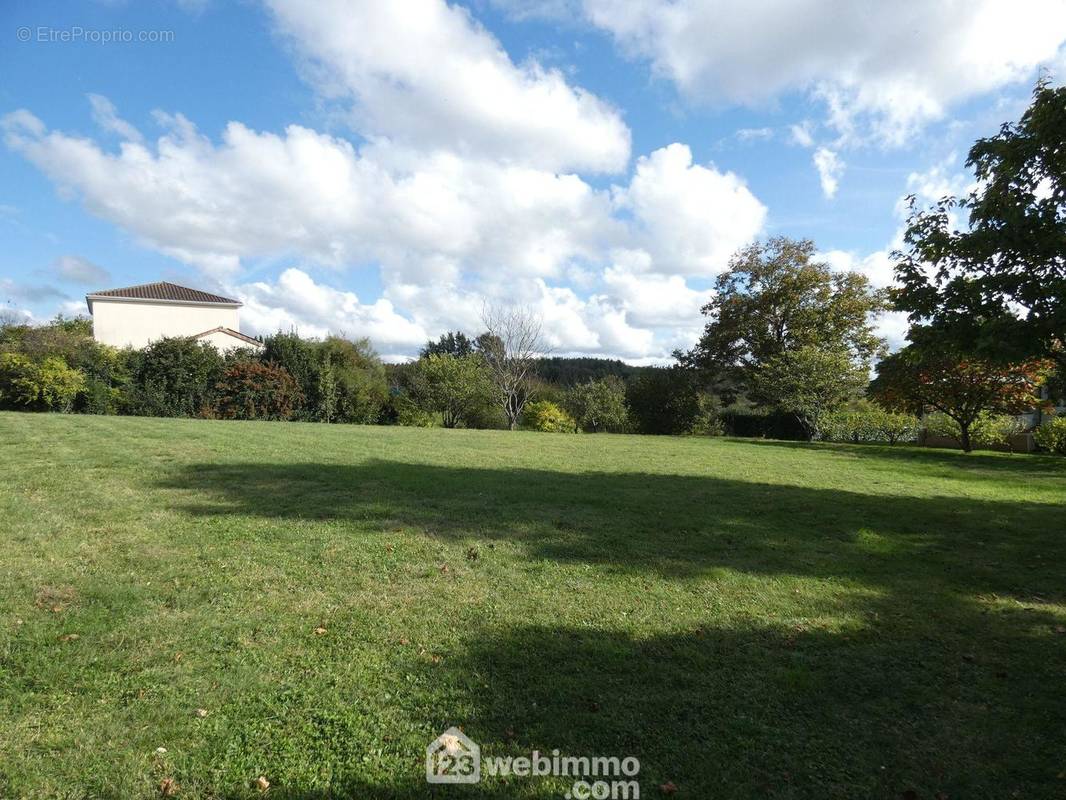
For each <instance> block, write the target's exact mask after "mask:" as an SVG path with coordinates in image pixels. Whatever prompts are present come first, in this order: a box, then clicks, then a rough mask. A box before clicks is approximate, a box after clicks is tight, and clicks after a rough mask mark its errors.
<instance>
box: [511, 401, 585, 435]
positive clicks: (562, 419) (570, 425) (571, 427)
mask: <svg viewBox="0 0 1066 800" xmlns="http://www.w3.org/2000/svg"><path fill="white" fill-rule="evenodd" d="M522 427H523V428H526V429H527V430H531V431H544V432H546V433H577V422H575V421H574V418H573V417H571V416H570V414H568V413H567V412H566V410H565V409H563V408H560V407H559V406H557V405H556V404H555V403H553V402H552V401H551V400H536V401H534V402H532V403H527V404H526V407H525V409H523V411H522Z"/></svg>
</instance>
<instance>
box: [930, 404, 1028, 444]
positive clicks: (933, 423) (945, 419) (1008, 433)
mask: <svg viewBox="0 0 1066 800" xmlns="http://www.w3.org/2000/svg"><path fill="white" fill-rule="evenodd" d="M922 424H923V425H924V426H925V430H926V433H928V434H930V435H932V436H937V437H940V438H944V439H951V440H952V441H954V442H955V443H956V444H957V445H959V446H960V447H961V446H962V431H961V429H960V428H959V423H957V422H956V421H955V420H953V419H952V418H951V417H949V416H948V415H947V414H944V413H942V412H939V411H937V412H934V413H931V414H926V415H925V417H924V418H923V419H922ZM1023 430H1024V426H1023V424H1022V423H1021V421H1020V420H1019V419H1018V418H1017V417H1015V416H1012V415H1010V414H993V413H992V412H989V411H982V412H981V413H980V414H978V415H977V419H975V420H974V422H973V424H972V425H971V426H970V440H971V441H972V442H973V444H975V445H978V446H984V447H988V446H993V445H1007V446H1010V444H1011V440H1012V437H1013V436H1014V435H1015V434H1018V433H1021V432H1022V431H1023Z"/></svg>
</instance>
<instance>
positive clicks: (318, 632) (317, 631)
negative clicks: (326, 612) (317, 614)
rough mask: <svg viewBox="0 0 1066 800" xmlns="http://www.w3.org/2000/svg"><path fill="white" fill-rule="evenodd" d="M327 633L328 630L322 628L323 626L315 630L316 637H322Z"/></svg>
mask: <svg viewBox="0 0 1066 800" xmlns="http://www.w3.org/2000/svg"><path fill="white" fill-rule="evenodd" d="M325 632H326V629H325V628H323V627H321V626H319V627H317V628H315V635H316V636H321V635H322V634H324V633H325Z"/></svg>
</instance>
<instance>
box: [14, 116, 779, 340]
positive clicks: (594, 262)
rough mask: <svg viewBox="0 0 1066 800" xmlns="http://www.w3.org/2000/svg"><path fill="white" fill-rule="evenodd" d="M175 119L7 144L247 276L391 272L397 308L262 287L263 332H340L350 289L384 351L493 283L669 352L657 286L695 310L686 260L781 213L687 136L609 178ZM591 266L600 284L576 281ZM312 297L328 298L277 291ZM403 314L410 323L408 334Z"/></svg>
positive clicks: (563, 335)
mask: <svg viewBox="0 0 1066 800" xmlns="http://www.w3.org/2000/svg"><path fill="white" fill-rule="evenodd" d="M160 119H161V121H162V122H164V123H165V125H166V127H167V128H168V129H167V131H166V132H165V133H164V134H163V135H162V136H161V137H160V138H159V139H158V141H157V142H155V143H154V144H147V143H137V142H131V141H127V142H124V143H122V144H121V145H120V147H119V149H118V150H117V151H114V152H112V151H106V150H104V149H103V148H102V147H100V146H99V145H98V144H97V143H95V142H94V141H92V140H89V139H84V138H79V137H75V136H70V135H67V134H64V133H62V132H59V131H50V130H48V129H47V128H46V126H45V125H44V124H43V123H42V122H41V121H40V120H38V119H37V118H36V117H34V116H33V115H32V114H28V113H25V112H15V113H14V114H12V115H9V116H8V117H6V118H4V121H3V124H4V128H5V130H6V141H7V144H8V145H9V146H10V147H12V148H13V149H15V150H17V151H19V152H21V153H23V154H24V155H25V156H26V157H27V158H29V159H30V160H31V161H33V162H34V163H36V164H37V165H38V166H39V167H40V168H41V169H42V170H43V171H44V172H46V173H47V174H48V175H49V176H50V177H51V178H52V179H53V180H54V181H55V182H56V183H57V184H58V185H59V186H60V187H61V188H63V189H64V190H65V191H66V192H68V193H70V194H72V195H75V196H80V197H81V199H82V202H83V203H84V204H85V206H86V208H88V209H89V210H90V211H91V212H92V213H94V214H95V215H97V216H100V217H102V218H104V219H108V220H110V221H112V222H114V223H115V224H117V225H119V226H120V227H122V228H123V229H124V230H126V231H129V232H130V233H132V234H134V235H135V236H137V237H138V238H139V239H140V240H141V241H143V242H144V243H146V244H148V245H149V246H151V247H154V248H155V249H157V250H159V251H160V252H163V253H166V254H168V255H170V256H173V257H175V258H177V259H180V260H181V261H184V262H186V263H188V264H192V265H195V266H197V267H198V268H199V269H200V270H201V271H202V272H204V273H205V275H207V276H209V277H210V278H211V279H213V280H216V281H219V282H222V283H224V284H225V285H240V274H241V272H242V269H243V264H244V263H245V262H247V261H250V260H255V259H272V260H276V259H281V260H283V261H284V260H285V259H291V260H293V261H295V262H297V263H305V264H308V265H318V266H324V267H331V268H346V267H357V268H358V267H361V266H369V267H372V268H378V269H380V271H381V279H382V284H383V289H384V299H385V300H387V301H388V302H389V303H390V304H391V305H390V306H389V308H387V309H386V308H382V307H378V308H376V309H375V310H374V314H376V316H367V315H366V314H364V313H363V311H362V310H361V309H362V308H363V306H364V304H362V303H360V302H359V301H358V299H357V298H353V297H349V296H347V295H346V294H344V293H334V294H328V293H327V294H325V295H324V294H323V292H324V291H325V289H329V288H330V287H328V286H326V287H322V286H320V285H318V284H315V285H314V286H312V285H310V284H308V283H307V282H303V283H300V282H298V281H297V280H296V277H297V276H296V275H289V277H288V278H287V285H286V286H284V287H279V288H278V290H277V291H275V292H273V293H272V292H270V291H268V289H269V287H270V285H271V284H269V283H268V284H262V285H255V287H254V288H255V291H252V288H247V289H246V291H247V292H248V297H249V305H248V311H247V314H246V316H247V318H248V319H249V321H250V324H255V325H256V326H257V330H259V329H260V328H261V327H266V328H269V327H272V326H276V325H282V324H284V325H288V324H297V323H299V324H301V325H304V326H307V328H308V330H313V331H315V332H316V333H321V332H323V331H327V330H334V329H338V328H339V326H340V323H341V319H340V318H339V317H335V316H331V315H330V314H326V313H324V312H323V311H322V309H323V308H325V306H326V305H329V304H331V303H332V304H334V305H336V307H337V308H339V309H342V311H343V314H344V315H345V316H346V317H350V319H351V325H352V326H354V327H353V330H354V329H356V328H357V329H358V330H361V331H369V330H373V331H375V335H376V336H378V337H380V338H381V340H382V342H383V344H382V345H381V346H382V347H383V348H384V347H386V346H387V347H389V348H401V349H402V348H410V347H411V346H412V343H413V342H416V341H419V342H420V341H421V340H422V339H423V338H424V335H432V334H433V333H434V332H439V331H440V330H442V329H443V328H445V327H449V326H452V325H463V326H466V327H468V329H469V327H470V325H471V322H472V317H473V316H474V314H473V309H476V307H477V306H478V305H479V303H478V302H475V300H476V298H477V297H480V296H486V295H488V296H497V297H500V298H502V299H504V300H511V299H518V300H522V301H529V302H535V303H537V304H540V305H542V306H543V310H544V312H545V315H546V318H548V319H551V320H554V321H555V322H554V323H553V324H554V325H555V326H556V327H555V328H553V329H552V330H553V331H554V333H553V335H554V336H555V337H556V339H557V341H558V344H559V346H560V347H565V348H567V349H568V351H574V352H577V351H581V352H611V353H613V354H621V353H625V354H627V355H632V356H633V357H653V356H656V355H661V354H663V353H665V352H667V350H666V347H667V345H666V344H665V340H663V341H659V340H657V338H656V337H657V336H658V335H659V330H658V329H657V327H656V326H657V325H658V324H659V322H661V321H662V319H663V318H664V316H665V314H666V310H665V306H663V305H660V306H659V307H657V308H656V307H647V305H646V304H647V302H648V299H649V298H650V297H652V296H653V295H652V294H651V293H652V291H653V290H654V291H655V292H657V293H658V296H659V297H660V298H663V297H664V295H665V292H667V291H668V290H671V289H677V290H679V294H678V295H677V296H676V297H675V302H676V303H677V307H678V309H679V311H678V313H679V314H681V315H682V316H684V315H686V314H691V313H692V311H693V310H694V309H698V305H699V304H700V303H701V302H702V295H698V294H695V293H691V292H688V291H687V289H686V287H685V283H684V279H683V277H680V276H683V275H704V276H710V275H714V274H716V273H717V272H718V271H720V270H721V269H722V268H724V266H725V263H726V261H727V260H728V257H729V255H730V254H731V253H732V252H733V251H734V250H735V249H737V248H738V247H739V246H741V245H743V244H744V243H746V242H747V241H750V240H751V239H752V238H754V237H755V236H756V235H758V233H759V232H760V230H761V228H762V225H763V222H764V219H765V215H766V209H765V207H764V206H763V205H762V204H761V203H760V202H759V201H758V200H757V199H756V198H755V196H754V195H753V194H752V193H751V191H750V190H749V189H748V188H747V187H746V186H745V184H744V182H743V181H742V180H741V179H740V178H739V177H738V176H737V175H735V174H733V173H730V172H722V171H719V170H718V169H716V168H715V167H714V165H711V164H706V165H701V164H695V163H693V160H692V154H691V152H690V150H689V148H688V147H686V146H684V145H681V144H674V145H670V146H668V147H665V148H662V149H660V150H657V151H655V152H653V153H651V154H650V155H649V156H647V157H644V158H641V159H640V160H639V161H638V162H637V164H636V169H635V172H634V174H633V176H632V178H631V180H630V181H629V182H628V183H627V184H623V185H616V186H614V187H611V188H610V189H596V188H593V187H592V186H591V185H590V184H588V183H587V182H586V181H585V180H583V179H582V178H581V177H579V176H577V175H573V174H569V175H568V174H558V173H554V172H551V171H545V170H541V169H536V168H533V167H527V166H523V165H518V164H509V163H501V162H499V161H496V160H491V159H490V160H485V159H476V158H473V157H469V156H462V155H459V154H456V153H451V152H448V151H443V150H438V151H433V152H431V153H424V152H421V151H417V150H413V149H412V148H409V147H406V146H401V145H396V144H394V143H392V142H388V141H377V142H370V143H368V144H366V145H364V146H363V147H362V148H356V147H355V146H354V145H352V144H351V143H350V142H348V141H346V140H344V139H340V138H338V137H333V136H329V135H326V134H321V133H318V132H316V131H313V130H310V129H308V128H304V127H301V126H290V127H289V128H287V129H286V130H285V132H284V133H283V134H280V135H279V134H272V133H264V132H257V131H253V130H251V129H249V128H247V127H246V126H244V125H242V124H240V123H235V122H234V123H230V124H229V125H227V126H226V128H225V130H224V131H223V134H222V137H221V140H220V141H219V142H217V143H216V142H212V141H211V140H209V139H208V138H206V137H204V136H203V135H201V134H200V133H199V132H198V131H197V130H196V128H195V127H194V126H193V125H192V123H190V122H189V121H188V120H186V119H184V118H183V117H181V116H180V115H173V116H166V115H162V116H161V117H160ZM622 252H625V253H629V256H628V259H629V260H628V262H626V263H627V264H629V265H630V266H632V265H633V264H636V263H638V262H639V264H640V267H639V271H641V272H647V273H650V274H653V275H657V276H659V277H658V278H652V277H642V278H640V279H639V281H642V282H643V284H644V288H645V289H647V290H648V294H647V295H646V296H645V297H644V298H643V303H644V304H643V305H642V303H641V300H642V298H639V297H637V294H638V292H637V291H636V290H634V286H636V285H637V283H635V281H637V280H638V279H637V278H635V277H630V278H624V276H623V275H622V273H621V272H619V269H620V266H619V264H620V263H621V262H618V263H615V258H614V256H615V255H616V254H618V253H622ZM607 265H611V268H610V269H609V270H608V269H607V268H606V267H607ZM66 266H67V267H69V268H71V269H73V267H74V265H73V264H67V265H66ZM304 274H305V275H306V273H304ZM575 274H579V275H582V276H583V280H582V285H583V287H584V289H586V290H587V291H589V292H590V294H588V296H585V297H580V296H578V295H577V294H576V293H575V292H574V291H573V290H572V289H570V288H566V287H562V286H560V284H561V283H564V282H567V281H568V280H569V279H570V278H571V277H572V276H573V275H575ZM633 274H635V273H633ZM671 276H677V277H673V278H672V277H671ZM264 287H267V288H264ZM315 287H319V288H315ZM320 289H321V290H322V291H320ZM330 291H333V292H336V290H332V289H331V290H330ZM523 292H524V293H525V295H524V296H523ZM303 295H308V296H310V297H314V298H317V300H316V301H315V303H311V304H310V305H307V304H304V305H301V306H299V307H297V306H296V305H293V303H292V302H289V303H288V304H283V303H281V302H280V301H279V299H280V298H281V297H290V298H291V297H300V296H303ZM323 297H328V298H329V303H325V302H323V301H322V298H323ZM659 302H660V303H665V300H664V299H663V300H660V301H659ZM689 303H691V304H692V308H684V309H683V310H682V307H683V306H687V305H688V304H689ZM316 308H317V309H318V311H317V312H316V313H311V310H312V309H316ZM386 312H389V313H386ZM401 317H402V318H403V319H406V320H407V321H408V323H409V324H404V323H402V322H401ZM576 317H581V320H582V322H581V325H578V324H577V322H576V321H575V319H576ZM373 320H378V322H377V323H374V324H372V322H373ZM382 320H385V321H387V322H388V324H385V322H382ZM389 325H395V326H396V329H397V330H399V331H405V332H406V333H403V334H402V335H399V334H393V335H391V338H390V334H388V332H387V329H388V327H389ZM676 328H677V324H675V326H674V329H676ZM416 330H417V335H415V334H414V333H413V331H416ZM671 330H673V329H671ZM663 331H664V332H663V336H667V335H669V331H666V330H665V328H664V329H663ZM623 334H624V335H623ZM582 337H584V338H582ZM627 337H628V339H629V343H628V344H626V343H625V340H626V338H627ZM657 347H658V349H656V348H657ZM606 348H613V349H611V350H607V349H606Z"/></svg>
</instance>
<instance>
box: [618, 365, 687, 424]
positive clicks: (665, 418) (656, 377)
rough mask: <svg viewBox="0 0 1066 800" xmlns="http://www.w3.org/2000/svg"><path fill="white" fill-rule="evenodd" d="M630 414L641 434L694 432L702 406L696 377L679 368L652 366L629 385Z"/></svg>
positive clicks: (627, 392)
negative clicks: (653, 367)
mask: <svg viewBox="0 0 1066 800" xmlns="http://www.w3.org/2000/svg"><path fill="white" fill-rule="evenodd" d="M626 404H627V405H628V406H629V417H630V421H631V423H632V425H633V427H634V428H636V430H637V431H638V432H639V433H651V434H682V433H692V432H693V431H694V430H695V429H696V428H697V427H698V425H699V423H700V419H701V414H702V412H703V407H702V404H701V402H700V393H699V391H698V390H697V388H696V383H695V380H694V376H693V375H692V373H690V372H689V371H688V370H685V369H682V368H680V367H665V368H664V367H660V368H656V369H649V370H648V371H647V372H645V373H643V374H641V375H639V376H638V377H637V378H635V379H634V380H633V381H632V382H631V383H630V384H629V385H628V386H627V387H626Z"/></svg>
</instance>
